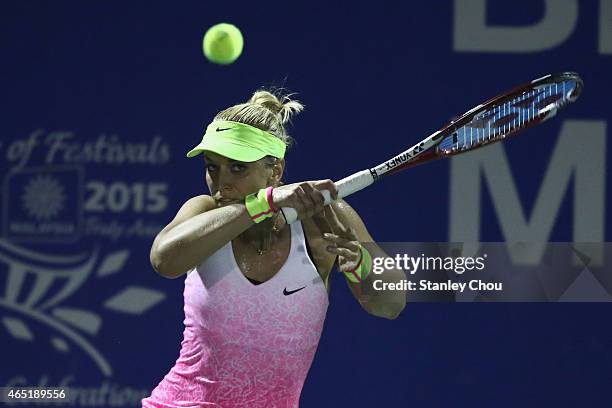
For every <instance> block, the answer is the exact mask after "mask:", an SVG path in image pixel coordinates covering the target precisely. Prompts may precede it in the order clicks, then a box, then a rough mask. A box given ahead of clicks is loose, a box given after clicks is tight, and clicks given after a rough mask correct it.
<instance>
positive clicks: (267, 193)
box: [266, 187, 278, 213]
mask: <svg viewBox="0 0 612 408" xmlns="http://www.w3.org/2000/svg"><path fill="white" fill-rule="evenodd" d="M272 190H274V188H272V187H268V188H267V189H266V198H267V199H268V205H269V206H270V209H271V210H272V212H275V213H277V212H278V208H276V207H274V203H273V202H272Z"/></svg>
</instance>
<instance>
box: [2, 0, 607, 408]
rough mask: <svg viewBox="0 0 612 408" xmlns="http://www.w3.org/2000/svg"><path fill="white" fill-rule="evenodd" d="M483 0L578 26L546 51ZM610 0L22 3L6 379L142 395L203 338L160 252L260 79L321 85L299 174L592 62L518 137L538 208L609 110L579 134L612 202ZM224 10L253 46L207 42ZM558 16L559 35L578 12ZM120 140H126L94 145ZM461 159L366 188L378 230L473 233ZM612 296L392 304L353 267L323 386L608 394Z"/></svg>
mask: <svg viewBox="0 0 612 408" xmlns="http://www.w3.org/2000/svg"><path fill="white" fill-rule="evenodd" d="M479 3H481V4H485V3H486V5H487V9H486V24H487V25H488V26H489V27H502V26H505V27H518V28H520V27H523V28H531V29H533V30H534V31H533V32H534V33H535V32H536V31H535V30H536V29H537V27H538V24H540V23H542V22H543V21H546V20H547V19H550V18H552V17H551V16H552V15H553V14H563V12H562V11H561V12H559V10H560V9H561V10H566V11H567V10H570V11H569V12H567V13H566V14H567V15H569V16H570V17H568V18H566V20H564V21H565V23H564V24H565V25H566V27H569V28H567V29H566V30H565V31H566V34H564V35H563V34H559V35H558V36H559V38H557V40H556V41H552V42H553V43H551V44H549V45H547V46H543V47H540V48H541V49H538V50H530V42H531V41H530V40H531V39H529V38H527V40H521V41H512V40H510V39H506V40H500V42H499V47H497V48H496V47H493V48H494V49H490V50H485V49H472V50H467V49H465V47H463V46H461V45H458V43H459V42H460V41H458V38H459V37H461V36H462V34H461V33H462V31H461V30H467V29H466V25H465V24H463V23H462V22H460V21H458V19H459V18H458V17H457V16H458V15H460V14H461V13H460V11H461V10H462V9H463V10H473V9H474V7H476V9H477V8H478V4H479ZM610 3H612V2H610V1H608V0H601V1H599V2H597V1H589V2H587V1H584V2H582V1H577V0H576V1H570V0H564V1H558V2H552V1H549V2H546V1H540V0H539V1H533V0H515V1H512V2H501V1H486V2H485V1H483V2H479V1H467V0H466V1H461V0H457V1H438V2H428V3H422V2H388V3H381V4H375V3H373V2H359V1H352V2H338V3H328V2H320V3H312V2H276V1H270V2H265V3H262V2H232V3H227V2H207V1H184V2H175V3H171V2H144V1H130V2H119V1H104V2H101V1H96V2H76V1H54V2H45V1H7V2H4V3H3V5H2V13H1V15H0V22H1V24H0V27H1V28H0V50H1V55H2V63H1V64H0V84H1V87H0V89H2V92H0V105H1V106H2V115H1V118H2V122H1V128H0V177H2V180H1V181H2V190H1V193H0V194H1V195H0V210H1V211H2V212H1V213H2V219H1V223H2V224H1V225H2V230H1V231H2V237H1V241H0V243H1V245H0V276H1V277H2V279H1V283H0V294H4V295H3V297H2V298H1V299H0V318H1V323H2V325H0V339H1V341H2V345H3V347H2V348H1V349H2V351H1V353H2V356H1V357H2V358H1V359H0V361H2V363H0V386H10V385H22V386H25V385H31V386H34V385H41V386H43V385H48V386H50V385H58V384H61V383H63V384H66V385H71V386H74V387H77V388H79V389H81V390H83V389H85V388H91V387H93V388H96V389H98V391H99V392H100V393H104V392H106V394H104V395H107V397H108V395H111V394H112V395H113V398H116V399H117V400H116V401H115V402H116V404H117V405H118V406H136V403H135V402H130V401H137V400H138V398H137V397H138V393H146V392H148V390H150V389H152V388H153V387H154V386H155V385H156V384H157V383H158V382H159V381H160V380H161V379H162V377H163V375H164V374H165V373H166V372H167V371H168V369H169V368H170V367H171V366H172V364H173V363H174V360H175V359H176V358H177V356H178V351H179V346H180V341H181V339H182V318H183V311H182V288H183V281H182V279H177V280H165V279H162V278H160V277H159V276H158V275H157V274H155V272H154V271H153V270H152V269H151V267H150V265H149V261H148V254H149V249H150V245H151V243H152V239H153V237H154V236H155V233H156V232H157V231H159V229H160V228H161V227H163V225H165V224H166V223H167V222H169V221H170V219H171V218H172V217H173V215H174V214H175V212H176V211H177V210H178V208H179V207H180V206H181V204H182V203H183V202H184V201H185V200H186V199H187V198H189V197H191V196H194V195H197V194H201V193H204V192H205V191H206V187H205V183H204V169H203V166H202V163H201V161H200V160H187V159H186V158H184V153H185V152H186V151H187V150H188V149H190V148H191V147H192V145H193V144H195V143H196V142H198V141H199V139H200V136H201V133H202V131H203V130H204V129H205V127H206V125H207V123H208V122H209V121H210V119H211V118H212V117H213V116H214V114H215V113H216V112H218V111H219V110H221V109H223V108H225V107H227V106H230V105H233V104H235V103H238V102H242V101H244V100H246V99H248V97H249V96H250V95H251V93H252V92H253V91H254V90H255V89H256V88H258V87H260V86H271V85H273V86H284V87H286V88H288V89H289V90H291V91H294V92H298V93H299V97H298V99H300V100H301V101H303V102H304V103H305V105H306V110H305V111H304V113H303V114H300V115H299V116H297V117H296V118H295V120H294V125H295V126H294V127H293V128H292V129H291V134H292V135H293V137H295V139H296V140H297V145H296V146H295V148H294V149H293V150H292V151H290V152H289V154H288V156H287V161H288V173H287V180H288V181H299V180H305V179H317V178H332V179H339V178H342V177H344V176H346V175H347V174H349V173H350V172H352V171H355V170H360V169H362V168H365V167H368V166H371V165H375V164H378V162H379V161H381V160H383V159H384V158H386V157H388V156H391V155H394V154H396V153H398V152H400V151H401V150H403V149H405V148H406V147H407V146H408V145H411V144H413V143H415V142H417V141H419V140H420V139H421V138H423V137H424V136H426V135H428V134H430V133H431V132H432V131H434V130H436V129H437V128H438V127H440V126H442V125H443V124H445V123H446V122H447V121H448V120H449V119H450V118H453V117H455V116H457V115H458V114H460V113H462V112H463V111H465V110H467V109H468V108H471V107H472V106H473V105H475V104H477V103H480V102H481V101H482V100H483V99H485V98H489V97H490V96H493V95H494V94H496V93H498V92H501V91H503V90H505V89H507V88H510V87H512V86H514V85H517V84H519V83H523V82H526V81H528V80H531V79H534V78H537V77H539V76H542V75H544V74H547V73H551V72H560V71H577V72H579V73H580V74H581V75H582V77H583V79H584V81H585V89H584V92H583V95H582V97H581V99H580V100H579V101H578V102H577V103H576V104H575V105H574V106H572V107H571V108H570V109H568V110H567V111H564V112H562V114H560V116H559V117H558V118H557V119H555V120H553V121H550V122H547V123H546V124H544V125H542V126H540V127H538V128H537V129H535V130H531V131H530V132H529V133H528V134H529V136H527V135H525V136H523V137H519V138H517V139H516V140H513V141H512V142H510V143H506V144H505V145H504V146H503V149H504V150H503V151H504V152H505V154H506V155H507V157H508V160H509V162H510V165H511V172H512V176H513V180H514V183H515V186H516V189H517V191H518V196H519V198H520V202H521V205H522V209H523V211H524V213H525V214H526V217H527V219H529V217H528V215H529V214H530V212H531V210H532V208H533V207H534V206H535V203H536V202H537V201H538V200H543V201H546V200H547V197H545V196H538V194H539V192H540V188H541V184H542V180H543V178H544V176H543V175H544V173H545V171H546V170H547V168H548V165H549V163H550V161H551V157H552V155H553V152H554V148H555V145H556V143H557V140H558V139H559V138H560V136H559V135H560V134H561V133H562V130H563V126H566V125H568V123H569V122H572V123H578V124H582V125H584V126H585V129H587V130H589V129H592V130H593V132H592V134H591V132H589V131H587V132H584V133H576V134H571V137H573V138H575V144H576V149H577V150H580V149H582V148H583V146H594V144H593V143H595V145H597V144H596V143H597V142H594V140H596V141H597V140H598V141H599V143H600V144H599V145H597V146H600V147H601V146H602V145H601V141H603V142H604V144H603V148H604V149H603V154H602V155H601V157H600V158H599V159H598V160H599V161H598V163H599V167H597V166H595V168H596V169H600V170H599V172H598V173H597V174H591V175H590V177H591V178H592V179H593V180H594V181H593V183H594V184H592V185H590V184H589V185H590V187H589V188H590V189H591V190H593V189H594V190H596V194H595V195H596V196H598V197H599V196H600V197H601V198H602V199H601V200H600V202H599V203H596V204H595V207H594V208H601V207H603V208H605V203H606V202H610V188H609V186H610V183H609V182H608V181H605V182H604V183H603V184H601V182H596V181H597V180H599V181H601V180H605V171H606V166H607V164H606V163H607V161H609V159H610V153H609V152H608V150H606V149H605V140H606V139H607V135H608V130H607V123H608V122H609V121H610V120H611V119H612V112H611V110H610V104H609V101H608V100H607V99H606V95H607V93H608V91H609V90H610V87H611V85H612V80H611V79H610V75H609V73H610V70H611V68H612V61H611V55H612V29H609V28H608V27H610V26H612V12H608V11H607V10H609V9H612V5H611V4H610ZM426 4H427V5H426ZM606 13H607V14H606ZM573 18H575V26H574V28H573V29H570V28H571V26H572V24H573V23H572V21H574V20H573ZM222 21H228V22H232V23H234V24H236V25H237V26H238V27H240V28H241V30H242V32H243V34H244V36H245V49H244V53H243V55H242V56H241V57H240V59H239V60H238V61H237V62H236V63H235V64H233V65H231V66H216V65H213V64H210V63H208V62H207V61H206V60H205V59H204V57H203V55H202V52H201V39H202V36H203V34H204V32H205V30H206V29H207V28H208V27H209V26H211V25H213V24H215V23H217V22H222ZM468 25H469V24H468ZM555 27H556V28H555ZM555 27H553V28H551V29H549V30H548V31H546V30H545V29H542V30H544V31H540V32H539V34H538V36H539V37H542V36H546V35H549V37H551V38H553V37H555V35H557V34H555V33H557V32H558V33H562V32H563V30H562V29H561V30H557V28H558V26H555ZM555 30H557V31H555ZM547 33H548V34H547ZM483 37H486V35H485V34H482V35H479V36H477V37H476V38H475V39H474V41H473V44H474V47H475V48H478V44H480V41H481V40H482V38H483ZM535 40H536V39H535V38H534V41H535ZM508 44H510V45H508ZM512 44H518V45H517V46H515V47H514V48H516V49H514V50H512V51H511V50H508V47H512ZM483 47H484V46H483ZM468 48H469V47H468ZM60 141H61V143H62V144H61V145H60ZM105 143H106V146H107V147H108V148H105V149H103V151H104V154H102V155H100V156H96V155H95V154H90V155H89V156H87V151H88V149H89V152H90V153H91V152H93V151H94V150H95V146H96V144H97V145H98V146H102V145H104V144H105ZM599 151H601V149H599ZM567 153H568V152H567V151H564V152H561V153H560V154H562V155H563V154H566V155H567ZM485 154H486V153H485ZM567 162H570V163H573V162H572V156H571V155H568V156H567ZM576 166H577V167H580V164H577V165H576ZM452 169H453V168H452V167H451V161H440V162H436V163H432V164H430V165H427V166H422V167H417V168H415V169H413V170H410V171H408V172H406V173H404V174H402V175H398V176H397V178H394V179H393V180H388V181H385V182H383V183H380V184H378V185H376V186H373V187H372V188H371V189H370V190H368V191H367V192H363V193H360V194H357V195H355V196H354V197H351V198H350V199H349V200H348V201H349V202H350V204H351V205H353V206H354V208H356V209H357V210H358V212H359V213H360V214H361V216H362V218H363V219H364V220H365V222H366V224H367V225H368V228H369V229H370V232H371V233H372V235H373V236H374V237H375V238H376V239H377V240H378V241H408V242H419V241H446V240H449V239H461V236H460V234H459V233H456V234H457V235H455V236H451V235H453V234H455V233H452V231H451V229H452V228H451V224H452V223H453V219H451V218H452V216H451V207H452V206H453V197H452V194H451V190H452V189H451V187H452V186H451V184H450V183H451V180H452V174H451V173H452V171H453V170H452ZM573 182H574V179H573V178H572V180H571V181H570V182H569V183H568V184H567V191H566V192H565V194H564V195H563V197H564V198H563V200H562V202H560V207H559V210H558V212H557V213H556V214H553V215H551V216H553V217H554V218H555V223H554V227H553V228H552V230H551V231H550V234H549V237H548V238H549V240H550V241H572V240H574V238H575V234H576V228H575V227H573V220H574V217H575V216H576V214H575V203H576V200H579V199H578V198H576V197H580V194H581V191H578V187H575V185H574V183H573ZM598 183H599V184H598ZM587 184H588V183H587ZM589 188H587V190H588V189H589ZM591 190H589V191H591ZM41 191H43V192H44V193H40V192H41ZM538 197H539V198H538ZM472 199H473V200H474V202H477V201H480V200H481V205H482V207H481V210H480V225H479V226H478V225H475V226H473V229H477V230H478V233H479V234H480V238H481V239H483V240H488V241H503V240H504V239H506V238H507V237H505V235H504V231H503V228H501V227H500V223H499V219H500V218H501V217H503V216H504V214H499V213H498V212H497V211H496V210H495V206H494V200H493V199H492V198H491V197H490V194H488V190H487V189H486V188H483V194H482V197H472ZM597 206H599V207H597ZM607 215H608V213H607V211H605V213H604V214H603V217H601V216H598V215H597V214H596V211H595V214H592V215H588V216H587V218H588V217H591V218H590V220H591V221H593V218H592V217H596V218H595V221H594V222H596V223H597V222H599V223H600V225H604V232H603V236H600V237H595V239H594V240H602V241H603V240H606V241H607V240H609V239H610V228H609V222H608V220H607ZM506 216H507V215H506ZM583 216H584V214H583ZM597 217H599V218H597ZM455 221H456V220H455ZM587 232H588V231H587ZM523 238H525V237H523ZM526 240H527V239H526ZM67 271H68V272H67ZM611 311H612V310H611V309H610V306H609V304H604V303H591V304H584V303H571V304H494V303H471V304H453V303H448V304H411V305H409V306H408V307H407V308H406V310H405V311H404V313H403V315H402V316H401V317H400V318H399V319H397V320H395V321H385V320H381V319H376V318H374V317H371V316H369V315H367V314H366V313H365V312H363V311H362V310H361V308H360V307H359V305H358V304H357V302H355V301H354V300H353V299H352V297H351V295H350V293H349V291H348V290H347V288H346V286H345V284H344V283H343V282H342V279H341V277H339V276H335V277H334V281H333V283H332V296H331V305H330V309H329V314H328V317H327V321H326V328H325V331H324V333H323V336H322V339H321V343H320V345H319V350H318V353H317V356H316V358H315V361H314V363H313V366H312V369H311V371H310V374H309V377H308V379H307V382H306V385H305V388H304V392H303V395H302V406H304V407H323V406H325V407H326V406H329V407H344V406H347V407H348V406H351V407H369V406H412V407H420V406H423V407H429V406H509V407H510V406H512V407H515V406H575V405H581V406H601V405H603V404H604V403H606V401H607V398H606V395H609V392H608V388H609V385H610V381H611V379H612V375H611V374H610V371H611V369H612V332H611V331H610V328H609V324H608V321H609V315H610V312H611ZM103 390H107V391H103ZM91 398H94V397H91ZM122 398H123V399H122ZM94 400H95V398H94V399H92V400H88V401H89V402H91V401H94ZM79 404H80V405H79V406H89V405H91V404H88V403H87V401H85V402H80V403H79ZM608 404H609V403H608Z"/></svg>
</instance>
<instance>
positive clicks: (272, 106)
mask: <svg viewBox="0 0 612 408" xmlns="http://www.w3.org/2000/svg"><path fill="white" fill-rule="evenodd" d="M273 92H274V93H273ZM273 92H270V91H267V90H264V89H260V90H258V91H255V93H253V96H251V99H249V101H248V102H247V103H252V104H255V105H260V106H263V107H264V108H266V109H268V110H269V111H270V112H272V113H274V114H275V115H278V116H280V119H281V123H283V124H285V123H287V122H290V121H291V117H292V116H293V115H294V114H296V113H299V112H301V111H303V110H304V105H302V103H300V101H297V100H292V99H291V96H292V95H295V94H287V95H283V94H282V90H280V89H278V90H275V91H273Z"/></svg>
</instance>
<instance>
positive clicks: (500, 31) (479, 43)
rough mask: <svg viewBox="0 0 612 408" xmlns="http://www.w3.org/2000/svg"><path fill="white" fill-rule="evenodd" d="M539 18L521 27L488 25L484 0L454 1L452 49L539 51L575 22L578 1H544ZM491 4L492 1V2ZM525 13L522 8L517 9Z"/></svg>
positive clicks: (561, 36) (566, 34)
mask: <svg viewBox="0 0 612 408" xmlns="http://www.w3.org/2000/svg"><path fill="white" fill-rule="evenodd" d="M543 1H544V2H545V13H544V16H543V17H542V19H541V20H540V21H539V22H537V23H535V24H532V25H528V26H522V27H509V26H487V22H486V14H487V13H486V7H487V2H488V1H487V0H455V11H454V13H455V14H454V19H455V21H454V33H453V38H454V40H453V41H454V43H453V48H454V50H455V51H472V52H516V53H526V52H539V51H544V50H547V49H550V48H554V47H556V46H558V45H559V44H561V43H563V42H564V41H565V40H566V39H567V38H568V37H569V36H570V35H571V34H572V32H573V31H574V28H575V27H576V22H577V21H578V1H577V0H543ZM491 3H494V2H491ZM518 12H525V10H522V11H521V10H517V13H518Z"/></svg>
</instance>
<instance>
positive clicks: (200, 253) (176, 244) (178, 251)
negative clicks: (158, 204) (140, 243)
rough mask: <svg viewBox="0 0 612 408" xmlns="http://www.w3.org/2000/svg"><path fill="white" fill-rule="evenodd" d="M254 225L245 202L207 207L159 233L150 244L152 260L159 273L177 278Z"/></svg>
mask: <svg viewBox="0 0 612 408" xmlns="http://www.w3.org/2000/svg"><path fill="white" fill-rule="evenodd" d="M252 225H253V221H252V220H251V217H250V216H249V214H248V212H247V210H246V207H245V205H244V204H231V205H228V206H225V207H221V208H215V209H213V210H210V211H206V212H204V213H202V214H199V215H196V216H195V217H192V218H190V219H188V220H186V221H184V222H182V223H181V224H178V225H176V226H175V227H174V228H172V229H170V230H168V231H166V232H164V233H163V234H160V235H158V236H157V238H156V239H155V242H154V243H153V247H152V248H151V264H152V265H153V268H155V270H156V271H157V272H158V273H159V274H160V275H162V276H164V277H166V278H177V277H179V276H181V275H183V274H184V273H185V272H187V271H189V270H190V269H192V268H194V267H195V266H197V265H199V264H200V263H202V262H203V261H204V260H206V259H207V258H208V257H209V256H210V255H212V254H213V253H214V252H216V251H217V250H219V249H220V248H221V247H223V246H224V245H225V244H227V243H228V242H229V241H231V240H232V239H234V238H236V237H237V236H238V235H240V234H241V233H242V232H244V231H245V230H247V229H248V228H250V227H251V226H252Z"/></svg>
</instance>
